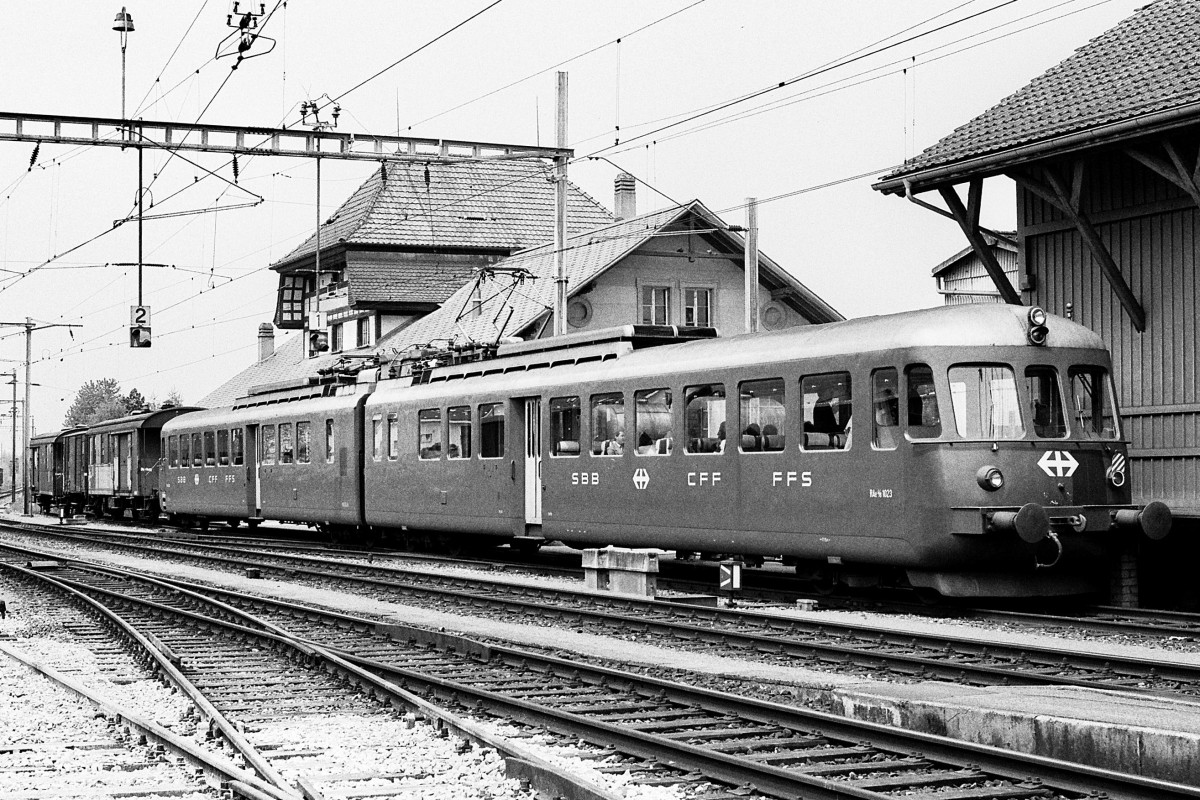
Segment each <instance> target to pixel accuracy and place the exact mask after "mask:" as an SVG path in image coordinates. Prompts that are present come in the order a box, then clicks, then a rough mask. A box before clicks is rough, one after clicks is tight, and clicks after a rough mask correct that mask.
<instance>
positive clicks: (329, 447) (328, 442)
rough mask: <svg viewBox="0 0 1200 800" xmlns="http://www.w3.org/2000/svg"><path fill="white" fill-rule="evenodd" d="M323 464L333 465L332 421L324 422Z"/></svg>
mask: <svg viewBox="0 0 1200 800" xmlns="http://www.w3.org/2000/svg"><path fill="white" fill-rule="evenodd" d="M325 463H326V464H332V463H333V420H332V419H327V420H325Z"/></svg>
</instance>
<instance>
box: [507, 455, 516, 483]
mask: <svg viewBox="0 0 1200 800" xmlns="http://www.w3.org/2000/svg"><path fill="white" fill-rule="evenodd" d="M508 464H509V466H510V467H511V468H512V480H513V483H516V482H517V460H516V459H513V460H512V461H509V462H508Z"/></svg>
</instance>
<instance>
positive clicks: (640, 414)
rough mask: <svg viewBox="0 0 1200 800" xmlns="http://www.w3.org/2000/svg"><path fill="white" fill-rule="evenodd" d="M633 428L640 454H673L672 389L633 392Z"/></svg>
mask: <svg viewBox="0 0 1200 800" xmlns="http://www.w3.org/2000/svg"><path fill="white" fill-rule="evenodd" d="M633 429H634V432H635V436H637V449H635V450H634V452H635V453H637V454H638V455H639V456H669V455H671V390H670V389H642V390H640V391H637V392H634V393H633Z"/></svg>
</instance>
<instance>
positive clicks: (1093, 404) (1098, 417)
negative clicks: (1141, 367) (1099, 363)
mask: <svg viewBox="0 0 1200 800" xmlns="http://www.w3.org/2000/svg"><path fill="white" fill-rule="evenodd" d="M1070 376H1071V421H1072V426H1073V428H1074V429H1075V430H1074V433H1075V437H1076V438H1079V439H1116V438H1117V435H1118V433H1119V432H1118V430H1117V416H1116V413H1115V411H1116V406H1115V405H1114V404H1113V394H1112V384H1111V383H1110V382H1109V379H1108V370H1106V369H1104V368H1103V367H1071V370H1070Z"/></svg>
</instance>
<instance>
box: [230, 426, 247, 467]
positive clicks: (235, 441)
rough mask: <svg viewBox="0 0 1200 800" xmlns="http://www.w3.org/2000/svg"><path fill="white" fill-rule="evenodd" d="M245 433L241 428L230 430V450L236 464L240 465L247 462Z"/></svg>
mask: <svg viewBox="0 0 1200 800" xmlns="http://www.w3.org/2000/svg"><path fill="white" fill-rule="evenodd" d="M243 433H244V432H243V431H242V429H241V428H234V429H233V430H231V431H229V451H230V454H231V455H232V457H233V463H234V466H239V467H240V466H241V465H242V464H244V463H245V462H246V444H245V439H244V438H243Z"/></svg>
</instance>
